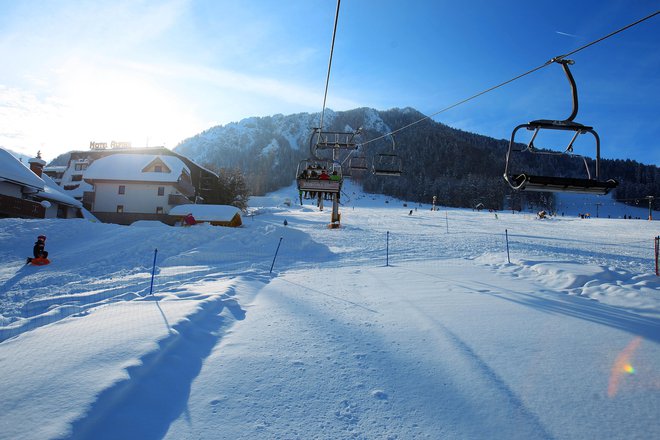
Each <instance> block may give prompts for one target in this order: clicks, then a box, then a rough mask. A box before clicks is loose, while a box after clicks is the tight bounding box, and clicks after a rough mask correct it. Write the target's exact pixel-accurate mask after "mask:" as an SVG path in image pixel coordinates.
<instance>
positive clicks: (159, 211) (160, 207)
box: [156, 206, 163, 214]
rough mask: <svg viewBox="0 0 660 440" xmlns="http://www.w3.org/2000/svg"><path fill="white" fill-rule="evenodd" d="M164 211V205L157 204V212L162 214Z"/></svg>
mask: <svg viewBox="0 0 660 440" xmlns="http://www.w3.org/2000/svg"><path fill="white" fill-rule="evenodd" d="M162 213H163V207H162V206H157V207H156V214H162Z"/></svg>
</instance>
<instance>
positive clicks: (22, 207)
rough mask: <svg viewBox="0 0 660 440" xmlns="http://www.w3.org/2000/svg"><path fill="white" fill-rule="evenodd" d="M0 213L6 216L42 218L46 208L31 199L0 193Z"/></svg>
mask: <svg viewBox="0 0 660 440" xmlns="http://www.w3.org/2000/svg"><path fill="white" fill-rule="evenodd" d="M0 214H1V215H2V216H8V217H27V218H44V217H45V216H46V209H45V208H44V207H43V206H41V204H39V203H37V202H33V201H31V200H24V199H18V198H16V197H10V196H6V195H3V194H0Z"/></svg>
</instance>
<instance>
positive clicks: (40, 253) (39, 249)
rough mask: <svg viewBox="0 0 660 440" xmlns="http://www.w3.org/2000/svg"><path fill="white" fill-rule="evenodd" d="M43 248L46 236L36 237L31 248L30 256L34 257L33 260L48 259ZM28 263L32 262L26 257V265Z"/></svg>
mask: <svg viewBox="0 0 660 440" xmlns="http://www.w3.org/2000/svg"><path fill="white" fill-rule="evenodd" d="M45 247H46V236H45V235H40V236H38V237H37V241H36V242H35V243H34V247H33V248H32V255H34V258H48V252H47V251H46V250H45ZM30 262H32V258H29V257H28V259H27V262H26V264H27V263H30Z"/></svg>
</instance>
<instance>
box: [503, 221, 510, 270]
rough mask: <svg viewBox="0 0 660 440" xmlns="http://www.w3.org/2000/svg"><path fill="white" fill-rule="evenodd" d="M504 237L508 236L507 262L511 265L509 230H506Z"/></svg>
mask: <svg viewBox="0 0 660 440" xmlns="http://www.w3.org/2000/svg"><path fill="white" fill-rule="evenodd" d="M504 235H505V236H506V260H507V261H508V262H509V264H511V257H510V256H509V230H508V229H505V230H504Z"/></svg>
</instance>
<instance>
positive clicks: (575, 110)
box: [551, 57, 578, 122]
mask: <svg viewBox="0 0 660 440" xmlns="http://www.w3.org/2000/svg"><path fill="white" fill-rule="evenodd" d="M551 61H554V62H555V63H559V64H561V67H562V69H564V73H565V74H566V78H568V82H569V84H570V85H571V95H572V97H573V111H572V112H571V114H570V116H569V117H568V118H566V119H564V121H563V122H572V121H573V119H575V117H576V116H577V114H578V91H577V85H576V84H575V78H573V74H572V73H571V70H570V69H569V68H568V65H569V64H574V63H575V62H574V61H573V60H567V59H565V58H563V57H556V58H553V59H552V60H551Z"/></svg>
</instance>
